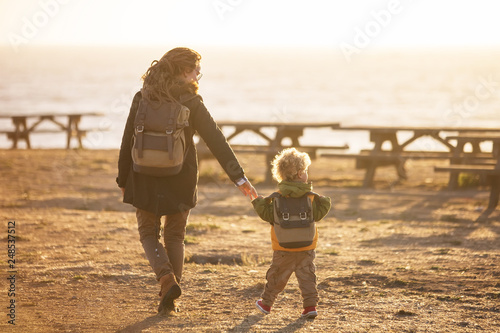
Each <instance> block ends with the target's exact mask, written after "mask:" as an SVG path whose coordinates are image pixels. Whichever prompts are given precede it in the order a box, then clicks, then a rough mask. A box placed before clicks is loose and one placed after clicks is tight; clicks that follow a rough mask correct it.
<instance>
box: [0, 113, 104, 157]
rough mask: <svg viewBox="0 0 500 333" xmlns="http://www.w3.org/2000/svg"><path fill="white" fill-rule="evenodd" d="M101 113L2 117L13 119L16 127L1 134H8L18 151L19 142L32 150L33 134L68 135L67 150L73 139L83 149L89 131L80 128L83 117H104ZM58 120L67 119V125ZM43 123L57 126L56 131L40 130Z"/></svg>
mask: <svg viewBox="0 0 500 333" xmlns="http://www.w3.org/2000/svg"><path fill="white" fill-rule="evenodd" d="M102 115H103V114H102V113H99V112H75V113H63V114H61V113H54V114H47V113H43V114H30V115H0V118H4V119H7V118H9V119H11V120H12V124H13V125H14V129H13V130H3V131H1V133H5V134H7V137H8V139H10V140H12V148H13V149H16V148H17V145H18V142H19V141H21V140H24V141H25V142H26V146H27V148H28V149H30V148H31V142H30V135H31V134H33V133H58V132H65V133H66V148H67V149H69V148H70V146H71V139H72V138H73V137H74V138H76V139H77V140H78V145H79V148H82V147H83V145H82V137H84V136H85V135H86V133H87V132H88V131H89V130H87V129H81V128H80V121H81V119H82V117H83V116H102ZM58 118H66V119H67V121H66V123H64V122H62V121H60V120H59V119H58ZM30 122H31V123H30ZM43 122H50V123H53V124H55V125H57V128H56V129H40V128H39V125H40V124H41V123H43Z"/></svg>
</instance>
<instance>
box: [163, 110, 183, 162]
mask: <svg viewBox="0 0 500 333" xmlns="http://www.w3.org/2000/svg"><path fill="white" fill-rule="evenodd" d="M172 108H173V109H174V110H173V112H169V113H168V114H169V117H168V119H167V128H166V131H165V133H166V134H167V148H168V157H169V158H170V159H171V160H173V159H174V138H173V136H174V131H175V130H176V128H177V116H178V115H179V111H180V108H181V107H180V106H179V105H172Z"/></svg>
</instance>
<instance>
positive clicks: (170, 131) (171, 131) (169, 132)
mask: <svg viewBox="0 0 500 333" xmlns="http://www.w3.org/2000/svg"><path fill="white" fill-rule="evenodd" d="M165 133H167V134H168V135H172V133H174V130H166V131H165Z"/></svg>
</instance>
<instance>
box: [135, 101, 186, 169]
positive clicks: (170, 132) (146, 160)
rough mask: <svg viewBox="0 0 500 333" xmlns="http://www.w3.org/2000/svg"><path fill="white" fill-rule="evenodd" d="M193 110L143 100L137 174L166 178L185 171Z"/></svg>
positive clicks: (139, 114)
mask: <svg viewBox="0 0 500 333" xmlns="http://www.w3.org/2000/svg"><path fill="white" fill-rule="evenodd" d="M189 114H190V111H189V109H188V108H187V107H186V106H184V105H182V104H180V103H177V102H169V103H166V102H161V103H160V102H151V101H149V100H148V99H146V98H142V99H141V101H140V102H139V108H138V109H137V114H136V117H135V121H134V128H135V130H134V139H133V144H132V161H133V169H134V171H135V172H137V173H141V174H145V175H150V176H156V177H164V176H171V175H175V174H177V173H179V172H180V171H181V169H182V165H183V163H184V159H185V156H186V151H187V147H188V142H186V136H185V134H184V128H185V127H186V126H189V123H188V120H189Z"/></svg>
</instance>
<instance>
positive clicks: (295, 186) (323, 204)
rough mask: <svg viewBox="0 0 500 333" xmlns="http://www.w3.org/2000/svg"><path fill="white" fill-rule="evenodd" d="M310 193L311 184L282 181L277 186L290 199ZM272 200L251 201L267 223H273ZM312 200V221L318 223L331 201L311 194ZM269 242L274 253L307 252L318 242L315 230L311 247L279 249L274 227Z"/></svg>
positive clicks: (259, 199) (258, 199) (260, 198)
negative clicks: (270, 241)
mask: <svg viewBox="0 0 500 333" xmlns="http://www.w3.org/2000/svg"><path fill="white" fill-rule="evenodd" d="M311 191H312V184H311V183H301V182H291V181H282V182H281V183H279V184H278V192H279V193H280V194H281V195H282V196H285V197H286V196H290V197H292V198H299V197H301V196H303V195H304V194H306V193H307V192H311ZM273 200H274V198H264V197H258V198H256V199H254V200H253V201H252V204H253V207H254V209H255V211H256V212H257V214H258V215H259V216H260V218H261V219H263V220H264V221H267V222H269V223H271V224H272V223H274V204H273ZM311 200H312V211H313V217H314V221H319V220H321V219H322V218H323V217H325V216H326V214H328V212H329V211H330V207H331V199H330V198H329V197H323V196H320V195H314V194H311ZM271 240H272V246H273V250H275V251H291V252H297V251H307V250H312V249H315V248H316V244H317V241H318V229H316V235H315V236H314V241H313V243H312V244H311V245H309V246H307V247H301V248H296V249H287V248H284V247H281V246H280V245H279V243H278V239H277V238H276V233H275V232H274V226H272V227H271Z"/></svg>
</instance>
